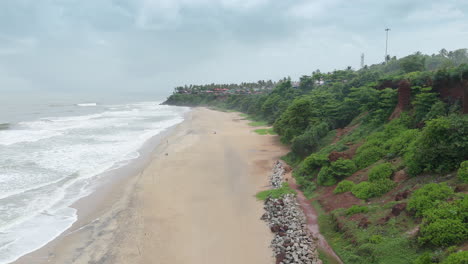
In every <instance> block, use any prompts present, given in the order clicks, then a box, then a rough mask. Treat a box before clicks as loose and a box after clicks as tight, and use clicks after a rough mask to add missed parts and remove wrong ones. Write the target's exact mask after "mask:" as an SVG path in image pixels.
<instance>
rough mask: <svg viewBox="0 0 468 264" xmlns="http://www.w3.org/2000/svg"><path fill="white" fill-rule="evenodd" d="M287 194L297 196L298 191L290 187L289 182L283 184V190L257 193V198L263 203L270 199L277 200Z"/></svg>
mask: <svg viewBox="0 0 468 264" xmlns="http://www.w3.org/2000/svg"><path fill="white" fill-rule="evenodd" d="M285 194H296V191H294V190H293V189H292V188H291V187H289V184H288V183H287V182H285V183H283V185H282V186H281V188H278V189H271V190H266V191H261V192H259V193H257V195H256V197H257V199H259V200H262V201H263V200H265V199H266V198H268V197H270V198H274V199H277V198H280V197H281V196H283V195H285Z"/></svg>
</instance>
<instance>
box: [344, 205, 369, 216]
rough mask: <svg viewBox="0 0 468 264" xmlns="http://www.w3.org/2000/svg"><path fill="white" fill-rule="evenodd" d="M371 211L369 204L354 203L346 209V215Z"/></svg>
mask: <svg viewBox="0 0 468 264" xmlns="http://www.w3.org/2000/svg"><path fill="white" fill-rule="evenodd" d="M367 212H369V208H367V206H360V205H353V206H351V207H350V208H348V209H347V210H346V215H348V216H349V215H355V214H359V213H364V214H365V213H367Z"/></svg>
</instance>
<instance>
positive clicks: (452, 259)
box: [442, 251, 468, 264]
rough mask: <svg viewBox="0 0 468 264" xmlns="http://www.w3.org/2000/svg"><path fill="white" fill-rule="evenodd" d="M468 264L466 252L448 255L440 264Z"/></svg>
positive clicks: (467, 253) (467, 252)
mask: <svg viewBox="0 0 468 264" xmlns="http://www.w3.org/2000/svg"><path fill="white" fill-rule="evenodd" d="M467 263H468V251H460V252H457V253H452V254H450V255H449V256H448V257H447V258H446V259H445V260H444V261H443V262H442V264H467Z"/></svg>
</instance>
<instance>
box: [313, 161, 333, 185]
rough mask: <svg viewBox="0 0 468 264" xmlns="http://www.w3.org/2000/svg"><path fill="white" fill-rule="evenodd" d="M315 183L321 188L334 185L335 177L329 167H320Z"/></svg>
mask: <svg viewBox="0 0 468 264" xmlns="http://www.w3.org/2000/svg"><path fill="white" fill-rule="evenodd" d="M317 183H318V184H319V185H322V186H332V185H334V184H335V183H336V179H335V177H333V174H332V172H331V170H330V167H328V166H327V167H322V169H320V172H319V174H318V176H317Z"/></svg>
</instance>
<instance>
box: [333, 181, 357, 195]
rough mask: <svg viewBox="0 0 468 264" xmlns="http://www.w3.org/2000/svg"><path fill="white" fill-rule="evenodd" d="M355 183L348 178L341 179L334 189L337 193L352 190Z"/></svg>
mask: <svg viewBox="0 0 468 264" xmlns="http://www.w3.org/2000/svg"><path fill="white" fill-rule="evenodd" d="M354 185H355V184H354V182H352V181H348V180H343V181H340V182H339V183H338V185H337V186H336V188H335V190H334V191H333V193H335V194H337V193H344V192H350V191H351V190H352V189H353V187H354Z"/></svg>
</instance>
